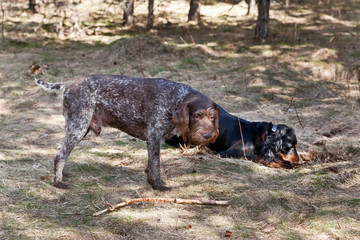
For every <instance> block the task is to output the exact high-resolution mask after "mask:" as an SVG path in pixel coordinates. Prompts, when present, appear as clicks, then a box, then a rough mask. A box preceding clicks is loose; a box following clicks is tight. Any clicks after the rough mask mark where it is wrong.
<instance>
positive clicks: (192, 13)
mask: <svg viewBox="0 0 360 240" xmlns="http://www.w3.org/2000/svg"><path fill="white" fill-rule="evenodd" d="M188 21H194V22H195V23H198V22H199V21H200V0H190V10H189V15H188Z"/></svg>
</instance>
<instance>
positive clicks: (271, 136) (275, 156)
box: [260, 123, 301, 166]
mask: <svg viewBox="0 0 360 240" xmlns="http://www.w3.org/2000/svg"><path fill="white" fill-rule="evenodd" d="M261 138H262V142H263V144H262V148H261V152H262V155H263V156H264V157H265V160H264V161H265V162H268V163H270V162H272V161H274V162H277V161H276V160H280V161H285V162H289V163H290V164H291V166H293V165H298V164H301V160H300V157H299V155H298V153H297V150H296V146H297V138H296V135H295V132H294V130H293V129H292V128H290V127H288V126H286V125H283V124H279V125H273V124H272V123H270V124H269V125H268V126H267V127H264V125H262V130H261ZM260 141H261V140H260Z"/></svg>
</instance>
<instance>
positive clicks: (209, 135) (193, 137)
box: [172, 93, 220, 146]
mask: <svg viewBox="0 0 360 240" xmlns="http://www.w3.org/2000/svg"><path fill="white" fill-rule="evenodd" d="M219 117H220V109H219V107H218V106H216V104H215V103H214V102H213V101H211V100H210V98H208V97H207V96H205V95H203V94H201V93H191V94H189V95H188V96H186V97H185V99H184V102H183V103H182V104H181V105H180V106H179V107H178V108H177V110H176V112H175V113H174V115H173V116H172V122H173V123H174V124H175V126H176V128H177V129H178V130H179V131H180V132H181V136H182V138H183V140H184V143H187V144H190V145H197V146H204V145H208V144H210V143H214V142H215V141H216V138H217V137H218V135H219Z"/></svg>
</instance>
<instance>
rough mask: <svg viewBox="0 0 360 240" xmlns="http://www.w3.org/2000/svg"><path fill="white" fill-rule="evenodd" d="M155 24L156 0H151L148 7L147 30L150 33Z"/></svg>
mask: <svg viewBox="0 0 360 240" xmlns="http://www.w3.org/2000/svg"><path fill="white" fill-rule="evenodd" d="M153 24H154V0H149V6H148V21H147V26H146V30H147V31H150V29H151V28H152V27H153Z"/></svg>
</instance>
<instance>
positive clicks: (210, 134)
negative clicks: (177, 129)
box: [203, 132, 212, 139]
mask: <svg viewBox="0 0 360 240" xmlns="http://www.w3.org/2000/svg"><path fill="white" fill-rule="evenodd" d="M203 137H204V138H205V139H209V138H211V137H212V133H211V132H207V133H204V134H203Z"/></svg>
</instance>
